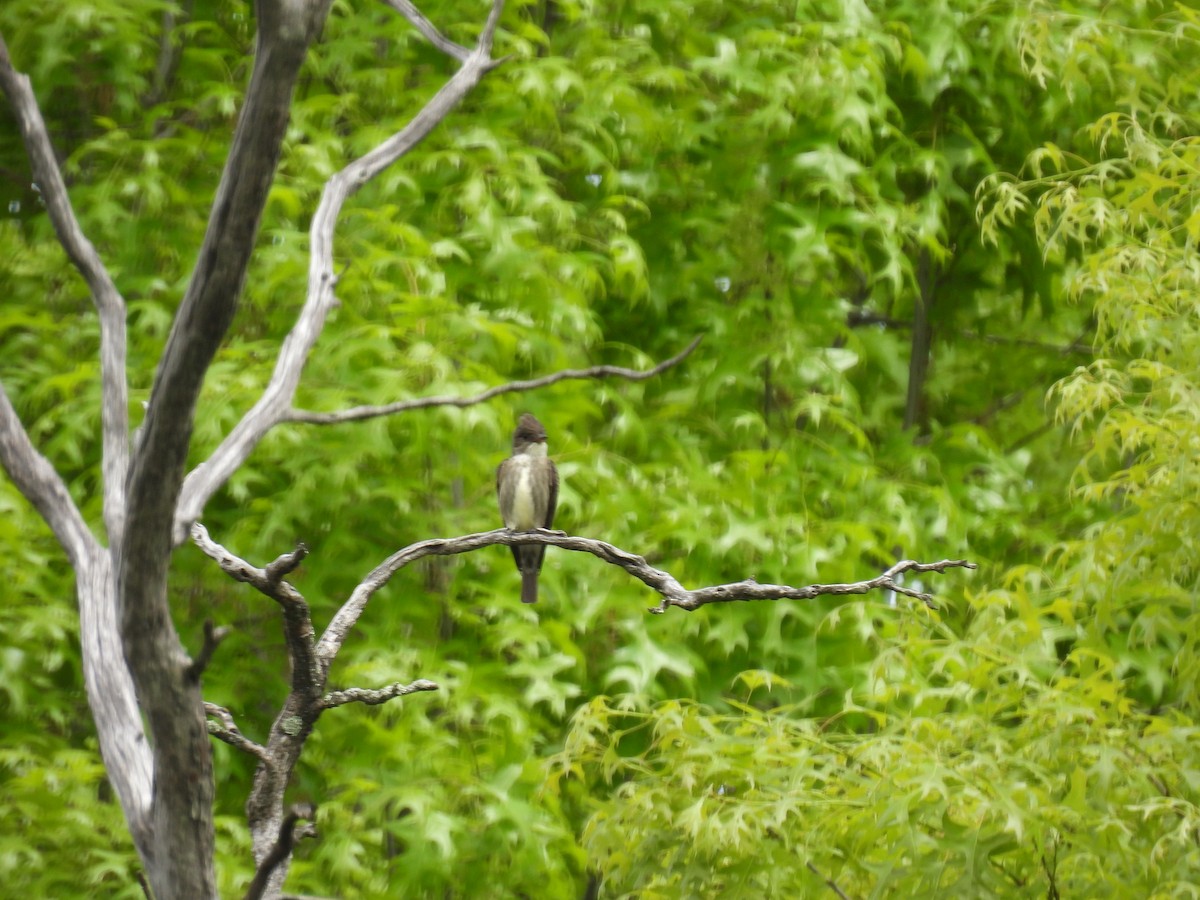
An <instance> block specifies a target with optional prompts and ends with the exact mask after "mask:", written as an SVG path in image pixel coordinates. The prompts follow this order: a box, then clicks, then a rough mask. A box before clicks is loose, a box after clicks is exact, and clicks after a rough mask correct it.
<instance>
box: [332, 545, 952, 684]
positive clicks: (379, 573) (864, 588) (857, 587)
mask: <svg viewBox="0 0 1200 900" xmlns="http://www.w3.org/2000/svg"><path fill="white" fill-rule="evenodd" d="M495 544H502V545H504V546H510V547H511V546H513V545H515V544H545V545H547V546H550V547H561V548H562V549H564V550H574V551H578V552H581V553H590V554H592V555H593V556H595V557H597V558H598V559H601V560H603V561H604V562H607V563H610V564H611V565H614V566H619V567H620V568H622V569H624V570H625V571H626V572H628V573H629V574H630V575H632V576H633V577H634V578H636V579H638V580H639V581H641V582H642V583H643V584H645V585H646V586H647V587H649V588H652V589H653V590H655V591H657V592H658V593H659V594H660V595H661V596H662V600H661V601H660V602H659V604H658V606H656V607H652V608H651V609H650V612H652V613H656V614H657V613H663V612H666V611H667V610H668V609H670V608H671V607H677V608H679V609H683V610H687V611H689V612H690V611H692V610H696V609H699V608H700V607H701V606H705V605H707V604H709V603H728V602H731V601H735V600H745V601H748V600H811V599H813V598H815V597H820V596H825V595H846V594H865V593H868V592H869V591H874V590H881V589H883V590H892V591H896V592H897V593H900V594H904V595H906V596H909V597H913V598H916V599H918V600H921V601H922V602H923V603H925V604H927V605H931V606H932V604H933V597H932V595H930V594H926V593H922V592H920V591H914V590H912V589H911V588H906V587H904V586H903V585H900V584H897V583H896V577H897V576H899V575H900V574H901V573H903V572H944V571H945V570H946V569H951V568H963V569H974V568H976V566H975V564H974V563H971V562H967V561H966V560H961V559H955V560H950V559H944V560H942V561H941V562H934V563H920V562H916V561H914V560H909V559H906V560H901V561H900V562H897V563H896V564H895V565H893V566H892V567H891V568H889V569H888V570H887V571H886V572H884V573H883V574H881V575H877V576H876V577H874V578H869V579H866V580H864V581H856V582H852V583H849V584H810V585H807V586H805V587H791V586H790V585H781V584H759V583H758V582H757V581H754V580H753V579H747V580H745V581H739V582H735V583H732V584H720V585H714V586H712V587H704V588H698V589H696V590H692V591H689V590H688V589H686V588H685V587H683V585H681V584H680V583H679V581H678V580H676V578H675V576H673V575H671V574H670V573H669V572H664V571H662V570H661V569H656V568H654V567H653V566H651V565H650V564H649V563H647V562H646V560H645V558H643V557H641V556H637V555H636V554H633V553H629V552H628V551H625V550H621V549H619V548H618V547H614V546H613V545H612V544H609V543H606V542H604V541H597V540H593V539H591V538H583V537H576V536H573V535H568V534H566V533H564V532H561V531H547V530H545V529H538V530H537V531H519V532H518V531H509V530H508V529H506V528H497V529H496V530H495V531H483V532H478V533H476V534H466V535H462V536H461V537H453V538H434V539H432V540H427V541H419V542H418V543H415V544H410V545H409V546H407V547H405V548H403V549H402V550H398V551H397V552H396V553H393V554H392V555H391V556H389V557H388V558H387V559H386V560H384V561H383V562H382V563H381V564H380V565H378V566H376V567H375V569H374V570H373V571H372V572H371V573H370V574H368V575H367V577H366V578H364V579H363V581H362V582H361V583H360V584H359V585H358V587H356V588H355V589H354V591H353V592H352V593H351V594H350V597H349V599H348V600H346V602H345V603H344V604H342V607H341V609H339V610H338V611H337V613H336V614H335V615H334V617H333V619H332V621H330V623H329V626H328V627H327V628H326V629H325V632H324V634H322V635H321V640H320V641H319V642H318V643H317V651H316V652H317V660H318V663H319V665H320V666H321V671H322V673H323V674H324V673H327V672H328V671H329V666H330V664H331V663H332V662H333V659H334V658H335V657H336V656H337V653H338V650H339V649H340V647H341V645H342V643H343V641H345V639H346V636H347V635H348V634H349V633H350V630H351V629H352V628H353V627H354V624H355V623H356V622H357V621H358V617H359V616H360V615H361V614H362V611H363V610H364V609H365V608H366V605H367V603H368V602H369V601H370V599H371V597H372V596H373V595H374V594H375V592H376V591H378V590H379V589H380V588H382V587H383V586H384V585H385V584H387V582H388V581H389V580H390V579H391V577H392V576H393V575H395V574H396V573H397V572H398V571H400V570H401V569H402V568H404V567H405V566H407V565H408V564H409V563H412V562H415V561H416V560H418V559H421V558H423V557H426V556H453V555H455V554H459V553H469V552H471V551H473V550H478V549H480V548H481V547H489V546H492V545H495Z"/></svg>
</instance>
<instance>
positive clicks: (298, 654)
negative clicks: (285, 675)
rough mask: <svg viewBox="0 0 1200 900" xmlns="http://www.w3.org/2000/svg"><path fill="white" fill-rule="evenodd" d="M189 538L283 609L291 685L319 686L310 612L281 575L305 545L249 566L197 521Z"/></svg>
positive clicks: (305, 690) (307, 691) (305, 689)
mask: <svg viewBox="0 0 1200 900" xmlns="http://www.w3.org/2000/svg"><path fill="white" fill-rule="evenodd" d="M191 533H192V541H193V542H194V543H195V544H196V546H197V547H199V548H200V549H201V550H202V551H203V552H204V553H205V554H206V555H207V556H209V557H210V558H212V559H214V560H216V563H217V565H218V566H220V567H221V571H222V572H224V573H225V574H226V575H228V576H229V577H230V578H232V579H234V580H235V581H242V582H245V583H246V584H249V585H252V586H253V587H254V588H256V589H257V590H258V591H260V592H261V593H263V594H266V595H267V596H268V597H270V598H271V599H272V600H274V601H275V602H276V603H278V604H279V605H280V607H281V608H282V609H283V618H284V636H285V637H286V638H287V643H288V650H289V651H290V652H291V654H292V688H293V689H294V690H297V691H299V692H300V693H301V694H303V695H305V696H311V695H312V694H313V692H314V691H316V690H319V688H318V685H319V684H320V683H321V674H320V672H319V671H318V669H317V666H316V657H315V655H314V649H315V646H314V639H315V637H316V632H315V631H314V630H313V625H312V613H311V612H310V610H309V608H308V602H307V601H306V600H305V599H304V595H303V594H301V593H300V592H299V591H298V590H296V589H295V588H294V587H292V585H290V584H288V582H286V581H284V580H283V576H284V575H286V574H288V573H289V572H291V571H293V570H295V568H296V567H297V566H298V565H300V562H301V561H302V560H303V559H304V557H306V556H307V555H308V547H306V546H305V545H304V544H303V543H300V544H297V545H296V549H295V550H293V551H292V552H291V553H285V554H284V555H283V556H280V557H279V558H278V559H276V560H275V561H274V562H272V563H271V564H270V565H269V566H267V567H266V568H265V569H259V568H257V567H256V566H252V565H251V564H250V563H248V562H246V561H245V560H244V559H242V558H241V557H238V556H234V555H233V554H232V553H230V552H229V551H228V550H226V549H225V548H224V547H222V546H221V545H220V544H218V543H217V542H216V541H214V540H213V539H212V538H210V537H209V536H208V529H206V528H205V527H204V526H203V525H201V524H200V523H199V522H193V523H192V530H191Z"/></svg>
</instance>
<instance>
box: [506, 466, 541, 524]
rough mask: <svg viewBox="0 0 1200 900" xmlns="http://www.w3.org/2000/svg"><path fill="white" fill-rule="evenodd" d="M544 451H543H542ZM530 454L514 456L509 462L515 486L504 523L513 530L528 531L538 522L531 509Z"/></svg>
mask: <svg viewBox="0 0 1200 900" xmlns="http://www.w3.org/2000/svg"><path fill="white" fill-rule="evenodd" d="M544 452H545V451H543V453H544ZM531 456H532V454H527V455H521V456H514V457H513V458H512V460H510V462H509V466H510V467H511V469H512V473H513V477H515V478H516V487H515V488H514V489H513V500H512V510H511V512H510V513H509V520H508V521H507V522H505V523H504V524H505V525H506V526H508V527H509V528H511V529H512V530H513V531H530V530H531V529H534V528H537V527H538V526H539V525H540V524H541V523H540V522H538V521H537V520H536V518H535V515H534V510H533V459H531V458H530V457H531Z"/></svg>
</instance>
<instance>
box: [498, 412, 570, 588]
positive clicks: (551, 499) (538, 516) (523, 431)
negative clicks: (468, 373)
mask: <svg viewBox="0 0 1200 900" xmlns="http://www.w3.org/2000/svg"><path fill="white" fill-rule="evenodd" d="M546 452H547V449H546V429H545V428H543V427H542V423H541V422H539V421H538V420H537V419H535V418H534V417H533V416H531V415H530V414H529V413H523V414H522V415H521V418H520V419H518V420H517V430H516V431H514V432H513V442H512V456H510V457H509V458H508V459H506V460H505V461H504V462H502V463H500V467H499V468H498V469H496V496H497V497H498V498H499V500H500V518H502V519H503V520H504V527H505V528H507V529H508V530H509V531H532V530H533V529H535V528H549V527H550V525H551V524H552V523H553V522H554V508H555V507H556V506H557V505H558V469H557V468H555V466H554V463H553V462H551V461H550V458H549V457H548V456H547V455H546ZM512 554H513V559H515V560H516V562H517V571H518V572H520V573H521V602H522V603H537V593H538V573H539V572H541V571H542V557H544V556H545V555H546V545H545V544H514V545H513V547H512Z"/></svg>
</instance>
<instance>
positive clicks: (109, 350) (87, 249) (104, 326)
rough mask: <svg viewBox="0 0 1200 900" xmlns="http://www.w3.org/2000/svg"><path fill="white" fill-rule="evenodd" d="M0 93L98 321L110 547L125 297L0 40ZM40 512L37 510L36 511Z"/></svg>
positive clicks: (119, 500) (124, 435)
mask: <svg viewBox="0 0 1200 900" xmlns="http://www.w3.org/2000/svg"><path fill="white" fill-rule="evenodd" d="M0 89H3V91H4V93H5V95H6V96H7V97H8V102H9V104H10V105H11V106H12V108H13V112H14V113H15V114H16V117H17V126H18V127H19V128H20V130H21V139H22V141H23V142H24V144H25V152H26V153H27V154H28V155H29V162H30V165H31V166H32V168H33V177H34V180H35V181H36V183H37V188H38V190H39V191H40V192H41V195H42V199H43V200H45V201H46V212H47V214H48V215H49V216H50V223H51V224H52V225H53V226H54V232H55V234H56V235H58V242H59V243H60V244H62V247H63V249H64V250H65V251H66V253H67V257H68V258H69V259H70V260H71V262H72V264H73V265H74V266H75V268H76V269H78V270H79V274H80V275H82V276H83V280H84V281H85V282H86V283H87V286H88V290H89V291H90V292H91V295H92V302H93V303H94V304H95V306H96V311H97V313H98V316H99V321H100V382H101V391H102V406H101V430H102V436H101V445H102V448H103V454H104V458H103V463H102V472H103V476H104V488H103V490H104V525H105V527H106V528H107V529H108V536H109V541H110V543H119V542H120V540H121V534H122V530H123V528H124V524H125V475H126V471H127V469H128V466H129V399H128V395H129V389H128V385H127V383H126V381H125V358H126V348H125V298H123V297H122V296H121V294H120V292H119V291H118V290H117V286H116V284H115V283H114V282H113V280H112V276H111V275H110V274H109V272H108V269H106V268H105V267H104V263H103V262H101V260H100V254H99V253H97V252H96V248H95V247H94V246H93V245H92V242H91V241H89V240H88V239H87V236H86V235H85V234H84V233H83V229H82V228H81V227H80V225H79V220H78V219H76V218H75V211H74V210H73V209H72V208H71V199H70V197H69V196H68V194H67V185H66V182H65V181H64V180H63V176H62V170H61V169H60V168H59V166H58V160H57V159H56V158H55V155H54V147H53V145H52V144H51V142H50V133H49V132H48V131H47V130H46V122H45V120H44V119H43V118H42V112H41V110H40V109H39V108H38V104H37V98H36V97H35V96H34V94H33V88H32V86H31V85H30V83H29V77H28V76H26V75H23V74H21V73H19V72H17V71H16V70H15V69H14V68H13V65H12V60H11V59H10V57H9V55H8V46H7V45H6V44H5V43H4V37H3V36H2V35H0ZM39 511H40V510H39Z"/></svg>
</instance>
